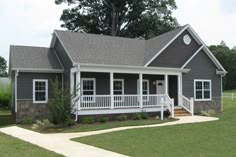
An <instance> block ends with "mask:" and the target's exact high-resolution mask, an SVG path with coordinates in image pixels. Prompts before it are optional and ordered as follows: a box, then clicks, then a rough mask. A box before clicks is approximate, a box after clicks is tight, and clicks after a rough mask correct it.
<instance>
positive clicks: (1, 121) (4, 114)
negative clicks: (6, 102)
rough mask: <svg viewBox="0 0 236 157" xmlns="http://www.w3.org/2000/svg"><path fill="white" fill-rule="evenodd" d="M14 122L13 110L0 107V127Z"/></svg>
mask: <svg viewBox="0 0 236 157" xmlns="http://www.w3.org/2000/svg"><path fill="white" fill-rule="evenodd" d="M12 124H14V121H13V119H12V117H11V112H10V110H9V109H8V108H3V107H1V108H0V128H1V127H5V126H9V125H12Z"/></svg>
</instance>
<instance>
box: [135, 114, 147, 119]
mask: <svg viewBox="0 0 236 157" xmlns="http://www.w3.org/2000/svg"><path fill="white" fill-rule="evenodd" d="M148 117H149V116H148V114H147V113H146V112H138V113H135V114H134V119H135V120H141V119H148Z"/></svg>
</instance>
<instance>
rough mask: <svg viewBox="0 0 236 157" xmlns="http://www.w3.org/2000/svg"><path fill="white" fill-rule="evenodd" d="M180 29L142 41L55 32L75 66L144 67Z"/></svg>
mask: <svg viewBox="0 0 236 157" xmlns="http://www.w3.org/2000/svg"><path fill="white" fill-rule="evenodd" d="M183 28H184V26H183V27H180V28H177V29H175V30H173V31H170V32H167V33H164V34H162V35H160V36H158V37H155V38H152V39H149V40H141V39H130V38H122V37H112V36H104V35H95V34H85V33H77V32H70V31H60V30H55V33H56V34H57V36H58V37H59V39H60V40H61V41H62V43H63V45H64V47H65V49H66V50H67V52H68V53H69V55H70V57H71V59H72V60H73V62H75V63H87V64H111V65H131V66H144V65H145V63H147V62H148V61H149V60H150V59H151V58H152V57H153V56H154V55H155V54H156V53H157V52H159V51H160V50H161V49H162V48H163V47H164V46H165V45H166V44H167V43H168V42H169V41H171V39H173V38H174V37H175V36H176V35H177V34H178V33H179V32H180V31H181V30H182V29H183Z"/></svg>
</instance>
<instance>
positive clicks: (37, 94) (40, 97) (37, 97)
mask: <svg viewBox="0 0 236 157" xmlns="http://www.w3.org/2000/svg"><path fill="white" fill-rule="evenodd" d="M47 102H48V80H45V79H34V80H33V103H47Z"/></svg>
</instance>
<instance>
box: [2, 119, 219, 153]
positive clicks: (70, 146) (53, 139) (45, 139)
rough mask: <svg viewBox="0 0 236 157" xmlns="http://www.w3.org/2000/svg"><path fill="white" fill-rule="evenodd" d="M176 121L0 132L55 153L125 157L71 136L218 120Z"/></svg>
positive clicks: (19, 129) (15, 129)
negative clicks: (71, 130)
mask: <svg viewBox="0 0 236 157" xmlns="http://www.w3.org/2000/svg"><path fill="white" fill-rule="evenodd" d="M178 119H179V120H178V121H173V122H167V123H163V124H154V125H143V126H128V127H119V128H114V129H106V130H99V131H89V132H78V133H56V134H41V133H37V132H34V131H30V130H27V129H23V128H20V127H17V126H12V127H7V128H1V129H0V132H3V133H5V134H8V135H11V136H14V137H16V138H19V139H21V140H24V141H27V142H30V143H32V144H35V145H38V146H40V147H43V148H45V149H48V150H51V151H54V152H56V153H59V154H62V155H64V156H67V157H78V156H83V157H126V156H125V155H121V154H118V153H114V152H110V151H107V150H104V149H100V148H96V147H93V146H90V145H85V144H82V143H78V142H74V141H71V140H70V139H71V138H76V137H83V136H90V135H97V134H102V133H108V132H113V131H121V130H127V129H136V128H151V127H160V126H170V125H177V124H187V123H199V122H207V121H214V120H218V118H214V117H203V116H186V117H178Z"/></svg>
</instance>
